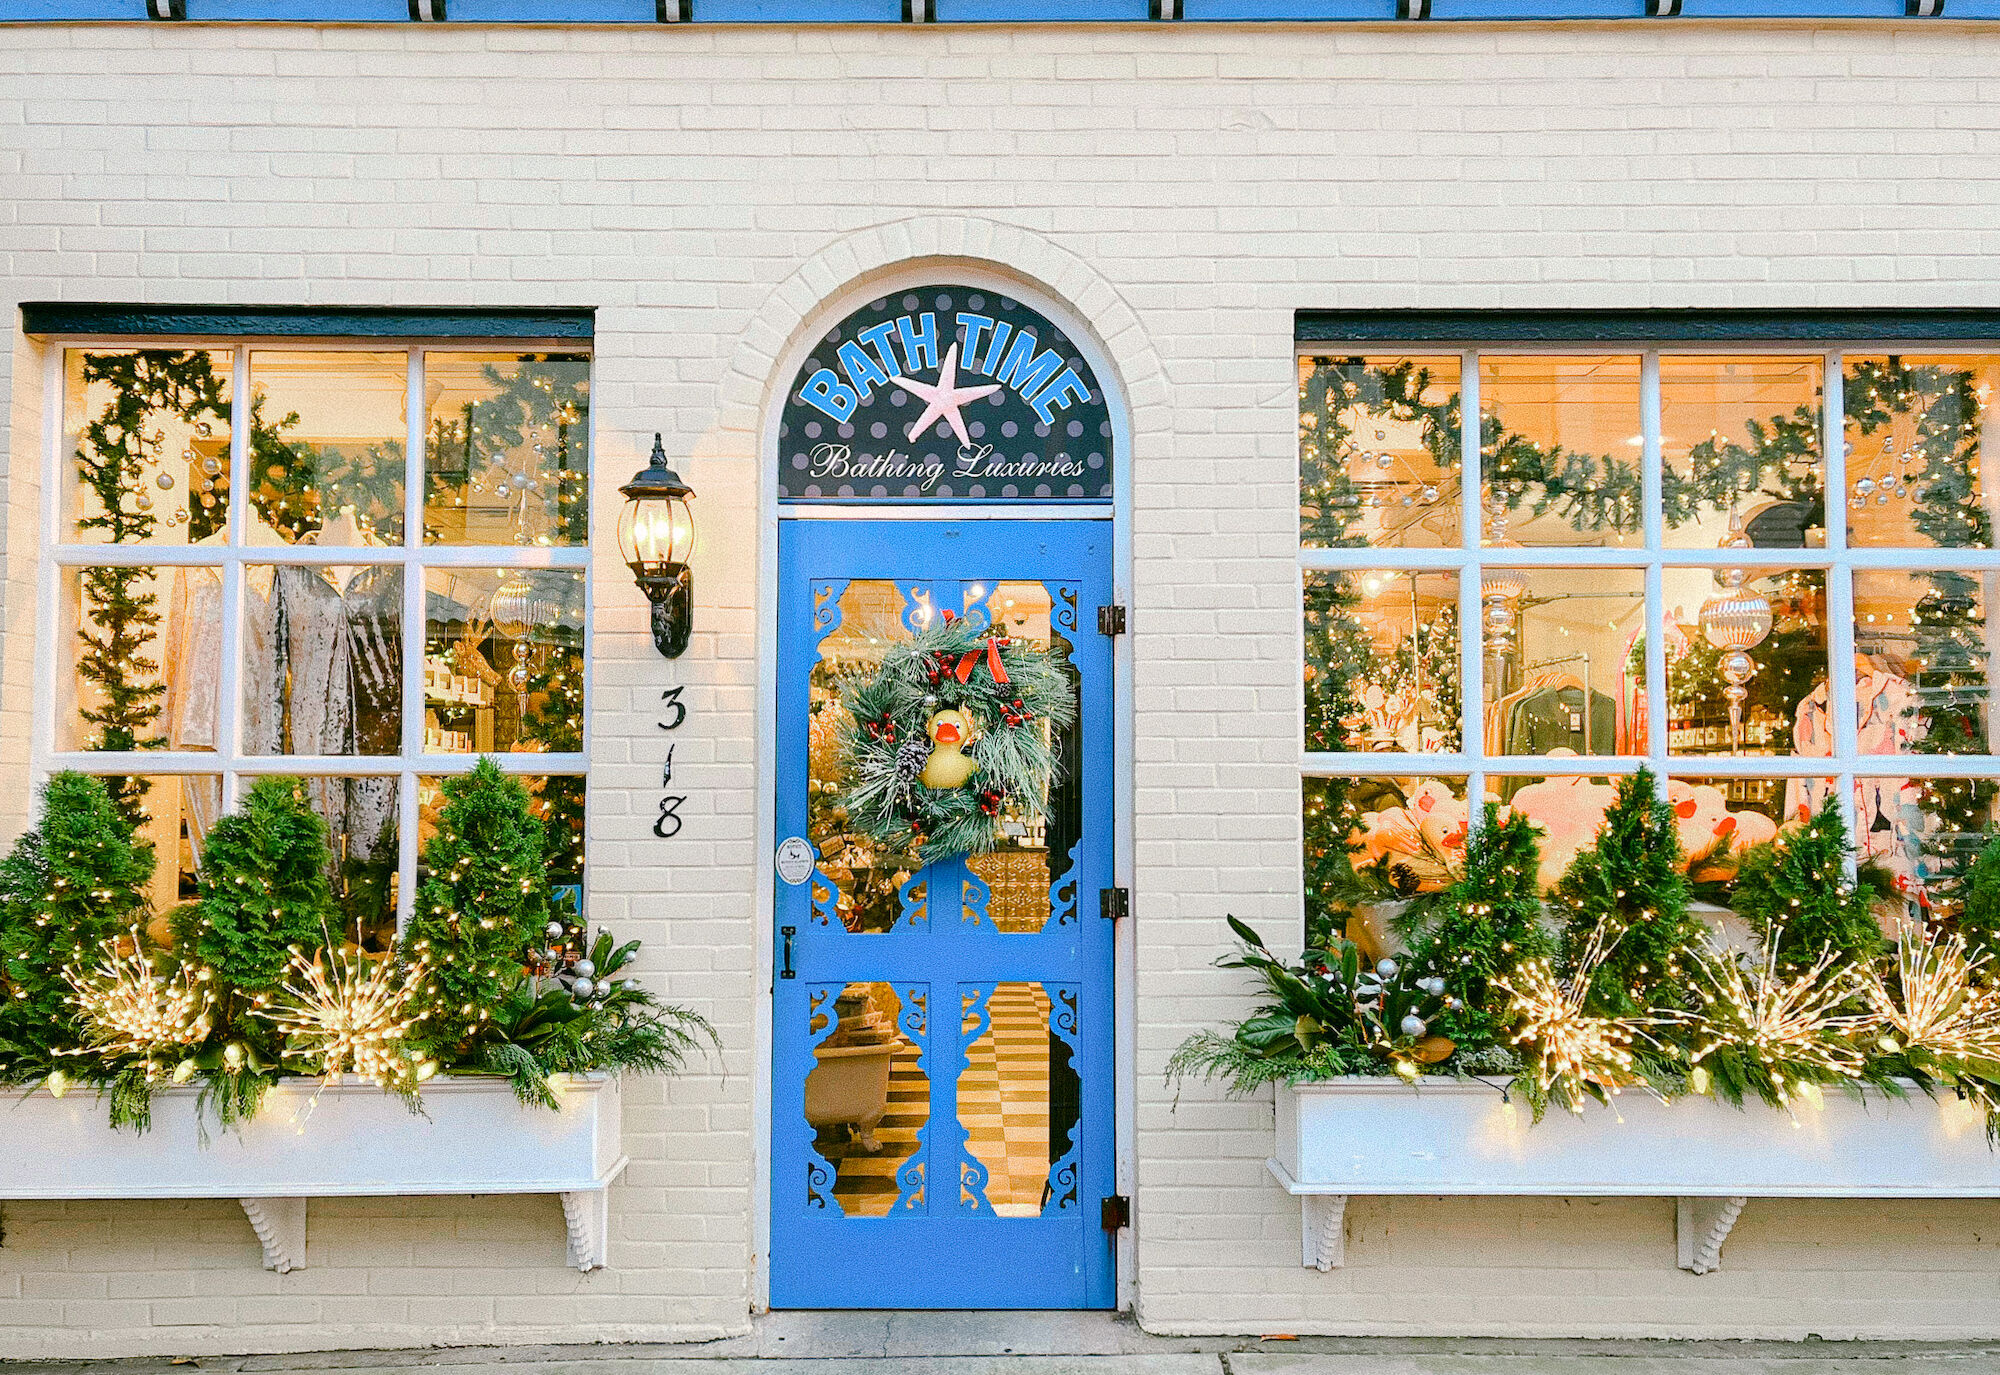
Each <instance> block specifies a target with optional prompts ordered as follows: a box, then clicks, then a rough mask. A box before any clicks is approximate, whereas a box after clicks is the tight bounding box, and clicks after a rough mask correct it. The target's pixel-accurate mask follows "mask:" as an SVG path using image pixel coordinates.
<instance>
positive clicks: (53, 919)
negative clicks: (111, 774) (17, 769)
mask: <svg viewBox="0 0 2000 1375" xmlns="http://www.w3.org/2000/svg"><path fill="white" fill-rule="evenodd" d="M40 811H41V820H40V821H39V822H38V823H37V824H36V825H35V826H34V827H33V828H32V829H30V830H29V831H28V832H26V833H25V834H24V835H23V836H22V837H21V838H20V840H19V841H18V842H16V844H15V846H14V849H13V851H12V853H10V854H9V855H8V856H7V858H6V859H5V860H0V1076H5V1077H15V1076H17V1075H18V1074H20V1073H23V1072H26V1073H35V1072H46V1071H47V1070H48V1069H49V1068H50V1067H52V1059H51V1057H52V1056H53V1055H54V1054H55V1052H56V1050H57V1048H58V1047H60V1046H62V1045H65V1044H69V1043H73V1042H74V1041H75V1039H76V1038H77V1035H78V1030H77V1027H76V1023H75V1019H74V1015H73V1012H72V1009H71V1007H70V1004H69V998H70V986H69V983H68V981H67V980H66V979H65V977H64V971H65V970H69V969H75V968H78V967H80V966H84V965H91V964H95V963H96V961H97V958H98V956H99V954H100V953H101V951H102V947H103V943H104V942H105V941H107V940H116V939H118V938H120V937H123V936H125V935H126V933H127V932H128V931H130V930H131V929H132V928H134V927H136V926H140V925H142V924H143V923H144V922H145V920H146V918H147V916H148V911H149V909H148V904H147V901H146V896H145V888H146V884H147V883H148V882H149V881H150V880H151V879H152V877H153V864H154V859H153V847H152V846H151V845H148V844H146V843H144V842H143V841H137V840H134V839H133V836H132V826H131V824H130V823H129V822H128V821H127V819H126V816H125V813H124V811H123V810H122V809H121V808H120V807H119V805H118V803H117V801H116V800H115V799H114V798H113V797H112V795H111V793H110V792H109V791H108V790H107V789H106V787H105V785H104V783H103V782H102V781H101V780H99V779H96V778H90V777H86V776H85V775H83V774H80V773H68V772H64V773H58V774H54V775H52V776H51V777H50V778H49V781H48V782H47V783H46V784H44V785H43V787H42V792H41V799H40Z"/></svg>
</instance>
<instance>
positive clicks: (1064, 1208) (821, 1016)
mask: <svg viewBox="0 0 2000 1375" xmlns="http://www.w3.org/2000/svg"><path fill="white" fill-rule="evenodd" d="M1110 574H1111V527H1110V524H1109V522H1104V521H1095V520H1055V521H1023V520H985V521H909V520H895V521H872V520H826V521H815V520H787V521H785V522H784V523H783V531H782V534H781V535H780V538H779V579H780V581H779V601H778V606H779V643H778V672H779V678H778V693H779V699H778V732H779V740H778V796H777V808H778V814H777V822H778V828H777V833H778V836H779V838H780V840H781V842H782V841H784V840H786V839H789V838H793V837H797V838H801V839H803V840H805V841H806V842H807V843H808V844H809V845H810V846H811V852H810V853H811V854H812V855H813V856H816V857H815V858H813V859H811V860H810V862H809V864H808V863H807V862H805V861H804V856H805V854H806V851H805V850H804V849H803V847H800V846H797V845H794V846H793V847H792V850H793V852H794V855H795V857H797V858H798V859H799V860H800V862H799V863H798V864H797V867H794V868H791V870H790V872H789V873H788V874H787V873H784V872H783V871H784V870H785V868H786V866H785V865H783V864H781V865H780V869H781V877H780V881H779V883H778V885H777V911H776V923H777V932H776V943H775V947H774V948H775V950H776V952H777V966H778V968H777V971H776V972H777V977H776V978H775V980H774V992H775V997H774V1011H773V1018H774V1022H773V1025H774V1035H773V1055H774V1066H773V1071H774V1073H773V1091H772V1123H773V1125H772V1145H771V1160H772V1176H771V1302H772V1304H773V1306H775V1307H791V1308H1092V1307H1109V1306H1111V1304H1112V1302H1113V1283H1112V1248H1111V1239H1110V1237H1109V1236H1108V1235H1107V1233H1105V1232H1104V1231H1103V1230H1102V1223H1101V1212H1100V1204H1101V1202H1102V1200H1103V1199H1104V1198H1105V1197H1106V1196H1107V1195H1109V1194H1111V1193H1113V1192H1114V1181H1113V1159H1114V1150H1113V1111H1112V1105H1113V1092H1112V1064H1113V1056H1112V1045H1113V1020H1112V929H1113V924H1112V923H1111V922H1109V921H1106V920H1104V919H1103V917H1102V916H1101V915H1100V910H1099V890H1100V889H1102V888H1104V887H1106V886H1107V885H1109V884H1111V883H1112V881H1113V878H1112V787H1111V757H1112V753H1111V740H1112V732H1111V700H1112V683H1111V650H1110V645H1111V642H1110V641H1109V640H1108V639H1106V638H1105V637H1103V636H1101V635H1099V634H1098V633H1097V629H1096V616H1097V608H1098V607H1099V606H1100V605H1103V604H1104V603H1106V602H1107V601H1109V600H1110V594H1111V580H1110ZM945 611H950V612H951V613H952V614H953V615H955V616H967V617H971V618H973V619H974V621H975V623H982V622H983V623H988V624H992V625H994V626H996V627H1000V628H1004V632H1005V633H1006V634H1007V635H1008V636H1010V637H1013V638H1015V639H1016V640H1025V641H1028V642H1031V643H1034V644H1038V645H1045V646H1048V647H1049V648H1050V649H1051V650H1052V651H1053V652H1054V653H1056V654H1057V655H1058V656H1060V657H1061V658H1062V659H1064V660H1065V661H1066V663H1067V665H1068V672H1069V675H1070V677H1071V680H1072V682H1073V684H1074V687H1075V690H1076V692H1077V694H1078V708H1079V709H1078V713H1077V719H1078V724H1077V726H1076V728H1075V729H1074V730H1072V731H1065V732H1062V733H1060V735H1059V736H1058V738H1057V741H1056V743H1057V747H1058V752H1059V753H1060V754H1061V756H1062V758H1063V760H1064V767H1063V771H1062V777H1061V778H1060V779H1059V780H1058V782H1057V783H1056V784H1055V786H1054V787H1053V788H1051V790H1050V794H1049V796H1048V797H1047V798H1046V799H1043V800H1042V805H1040V806H1038V807H1026V808H1022V809H1020V810H1019V811H1018V812H1012V813H1007V814H1003V816H1002V817H1001V829H1002V831H1003V835H1002V838H1001V843H1000V845H999V848H997V849H996V850H994V851H993V852H992V853H990V854H979V855H973V856H969V857H966V858H960V859H952V860H944V861H939V862H937V863H933V864H929V865H919V864H916V863H914V862H913V860H912V858H911V857H910V856H908V855H904V854H897V853H889V852H887V850H886V848H885V847H882V846H879V845H876V844H874V843H873V842H871V841H869V840H868V839H866V838H865V837H861V836H857V835H855V834H853V833H852V832H851V831H850V830H849V829H848V819H847V816H846V813H845V811H844V810H843V807H842V797H843V794H842V790H841V783H840V751H839V749H838V732H839V727H840V721H841V714H842V709H841V705H840V700H841V691H842V689H843V687H845V686H846V685H848V684H850V683H852V682H853V681H855V680H856V678H857V677H861V676H865V675H869V674H872V673H873V671H874V669H875V666H877V665H879V664H880V662H881V660H882V656H883V654H884V653H885V652H886V651H887V650H888V648H889V647H890V646H891V645H893V644H894V643H895V642H896V641H897V640H899V639H905V638H907V637H909V636H910V635H911V634H912V633H913V631H914V630H916V629H917V628H919V627H921V626H923V625H924V624H926V623H928V618H930V617H933V616H937V615H941V614H942V613H943V612H945ZM791 879H797V880H799V881H797V882H791V881H789V880H791Z"/></svg>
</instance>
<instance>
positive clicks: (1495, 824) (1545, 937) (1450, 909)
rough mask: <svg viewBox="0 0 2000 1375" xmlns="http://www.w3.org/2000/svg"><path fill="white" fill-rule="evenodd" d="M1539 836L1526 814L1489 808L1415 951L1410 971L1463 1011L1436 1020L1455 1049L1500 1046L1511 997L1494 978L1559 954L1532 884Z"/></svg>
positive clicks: (1489, 805)
mask: <svg viewBox="0 0 2000 1375" xmlns="http://www.w3.org/2000/svg"><path fill="white" fill-rule="evenodd" d="M1540 835H1541V831H1540V830H1539V829H1538V828H1537V827H1536V826H1535V824H1534V823H1533V822H1531V821H1530V820H1528V818H1527V817H1526V816H1525V815H1523V814H1522V813H1520V812H1510V813H1509V814H1508V816H1507V818H1506V820H1504V821H1503V820H1501V819H1500V815H1499V808H1498V807H1497V806H1496V805H1495V804H1493V803H1491V802H1489V803H1487V804H1486V816H1485V822H1484V824H1483V825H1480V826H1477V827H1475V828H1474V829H1473V830H1472V832H1471V834H1470V835H1468V836H1467V837H1466V841H1465V870H1464V872H1463V873H1462V874H1461V875H1460V876H1459V877H1458V878H1457V879H1456V880H1455V881H1454V882H1453V883H1452V884H1451V886H1450V887H1448V888H1446V889H1445V890H1444V892H1443V893H1442V894H1440V895H1439V897H1438V900H1437V901H1436V902H1435V903H1434V904H1433V905H1432V906H1431V908H1430V915H1429V920H1428V922H1427V925H1426V929H1425V930H1423V931H1422V932H1421V933H1420V934H1419V935H1418V936H1417V938H1416V940H1415V941H1414V942H1413V943H1412V945H1411V949H1410V963H1411V964H1412V965H1415V966H1419V967H1421V968H1423V969H1425V970H1426V971H1428V972H1430V973H1433V974H1436V975H1437V976H1439V977H1441V978H1442V979H1443V980H1444V987H1445V992H1446V993H1447V994H1448V995H1450V996H1451V997H1452V998H1454V999H1456V1000H1457V1001H1458V1002H1459V1003H1460V1006H1459V1007H1457V1008H1447V1009H1446V1011H1445V1012H1444V1014H1443V1015H1442V1016H1441V1017H1440V1018H1439V1019H1438V1030H1439V1032H1440V1033H1442V1034H1443V1035H1444V1036H1446V1037H1448V1038H1450V1039H1451V1040H1452V1041H1453V1042H1456V1043H1458V1044H1461V1045H1483V1044H1492V1043H1496V1042H1498V1041H1500V1040H1501V1039H1502V1033H1503V1032H1504V1031H1505V1030H1506V1012H1507V995H1506V994H1505V993H1504V992H1503V991H1502V990H1500V989H1499V988H1497V987H1495V986H1494V984H1493V980H1494V978H1495V977H1496V976H1500V975H1505V974H1506V973H1508V972H1509V971H1510V970H1512V969H1514V968H1515V967H1517V966H1518V965H1519V964H1520V963H1521V961H1522V960H1524V959H1533V958H1538V957H1546V956H1549V955H1552V954H1554V953H1555V951H1554V945H1555V942H1554V939H1553V937H1552V936H1551V934H1550V933H1549V930H1548V928H1547V927H1546V926H1544V925H1543V922H1542V898H1541V893H1540V891H1539V890H1538V888H1537V886H1536V880H1535V872H1536V869H1537V867H1538V866H1539V864H1540V848H1541V847H1540V846H1539V845H1538V844H1537V841H1536V838H1537V837H1538V836H1540Z"/></svg>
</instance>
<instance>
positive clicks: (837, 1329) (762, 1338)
mask: <svg viewBox="0 0 2000 1375" xmlns="http://www.w3.org/2000/svg"><path fill="white" fill-rule="evenodd" d="M1891 1364H1893V1365H1894V1366H1895V1367H1896V1369H1895V1371H1893V1372H1891V1371H1889V1370H1888V1369H1887V1367H1888V1366H1890V1365H1891ZM467 1367H477V1368H483V1369H490V1370H494V1371H496V1372H500V1375H786V1373H787V1372H794V1373H795V1375H2000V1341H1994V1342H1818V1341H1813V1342H1796V1343H1793V1342H1666V1341H1661V1342H1647V1341H1550V1340H1532V1341H1498V1340H1490V1339H1477V1338H1349V1337H1306V1338H1301V1339H1298V1340H1274V1339H1268V1338H1267V1339H1262V1340H1260V1339H1258V1338H1254V1337H1154V1336H1149V1335H1148V1334H1146V1333H1144V1332H1141V1331H1140V1330H1139V1329H1138V1327H1137V1326H1136V1325H1134V1324H1133V1323H1132V1322H1131V1321H1130V1320H1128V1319H1123V1318H1118V1317H1115V1316H1113V1315H1111V1314H1107V1313H773V1314H767V1315H765V1316H763V1317H761V1318H759V1319H758V1320H757V1324H756V1328H755V1330H754V1331H752V1332H751V1333H749V1334H748V1335H747V1336H742V1337H733V1338H730V1339H728V1340H725V1341H718V1342H708V1343H703V1344H700V1345H690V1346H669V1345H661V1346H602V1345H600V1346H540V1347H452V1348H446V1349H441V1350H424V1351H331V1352H317V1353H311V1354H306V1355H291V1356H204V1357H202V1358H200V1359H199V1360H197V1361H186V1362H180V1363H176V1362H174V1361H171V1360H169V1359H167V1358H164V1357H162V1358H151V1359H134V1360H123V1361H35V1362H18V1363H5V1362H0V1375H179V1373H180V1372H190V1371H195V1370H199V1371H203V1372H209V1375H294V1372H296V1373H297V1375H315V1373H316V1372H335V1371H337V1372H340V1375H471V1371H470V1370H467V1369H466V1368H467Z"/></svg>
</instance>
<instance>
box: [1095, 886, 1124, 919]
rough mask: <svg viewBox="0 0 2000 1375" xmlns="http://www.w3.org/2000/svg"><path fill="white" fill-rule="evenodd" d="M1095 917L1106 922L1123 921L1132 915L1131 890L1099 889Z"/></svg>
mask: <svg viewBox="0 0 2000 1375" xmlns="http://www.w3.org/2000/svg"><path fill="white" fill-rule="evenodd" d="M1097 915H1098V916H1100V917H1103V918H1104V919H1105V920H1106V921H1123V920H1124V919H1125V918H1127V917H1129V916H1131V915H1132V890H1131V889H1130V888H1100V889H1098V890H1097Z"/></svg>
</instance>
